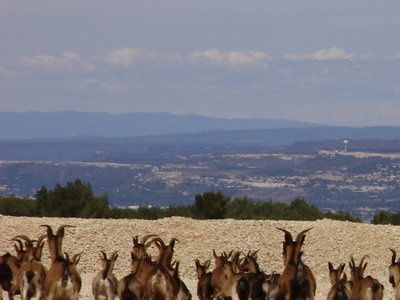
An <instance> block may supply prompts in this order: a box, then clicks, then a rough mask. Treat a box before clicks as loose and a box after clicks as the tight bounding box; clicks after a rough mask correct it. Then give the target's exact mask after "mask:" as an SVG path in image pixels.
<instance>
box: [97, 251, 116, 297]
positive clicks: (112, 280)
mask: <svg viewBox="0 0 400 300" xmlns="http://www.w3.org/2000/svg"><path fill="white" fill-rule="evenodd" d="M117 258H118V254H117V252H114V253H113V254H112V255H111V257H110V258H109V259H108V258H107V254H106V253H105V252H104V251H101V255H100V261H101V265H102V270H101V271H100V272H99V273H97V275H96V276H95V278H94V279H93V282H92V294H93V297H94V298H95V299H96V300H97V299H99V298H100V296H101V297H105V298H106V299H111V300H114V299H115V297H116V296H117V286H118V280H117V278H116V277H115V276H114V274H113V273H112V272H113V269H114V264H115V261H116V260H117Z"/></svg>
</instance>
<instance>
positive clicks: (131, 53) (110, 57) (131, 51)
mask: <svg viewBox="0 0 400 300" xmlns="http://www.w3.org/2000/svg"><path fill="white" fill-rule="evenodd" d="M158 57H160V55H159V54H155V53H150V52H145V51H144V50H142V49H139V48H121V49H117V50H114V51H112V52H110V53H109V54H107V57H106V62H107V63H108V64H109V65H110V66H113V67H129V66H131V65H132V64H133V63H135V62H136V61H138V60H154V59H156V58H158Z"/></svg>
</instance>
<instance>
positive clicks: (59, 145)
mask: <svg viewBox="0 0 400 300" xmlns="http://www.w3.org/2000/svg"><path fill="white" fill-rule="evenodd" d="M343 139H349V140H350V143H349V149H353V148H352V147H353V146H355V145H357V146H356V149H364V150H366V149H376V151H378V150H379V151H384V152H386V151H388V150H399V145H398V142H396V141H388V140H400V127H364V128H348V127H314V128H281V129H266V130H263V129H259V130H236V131H234V130H231V131H205V132H199V133H190V134H189V133H186V134H169V135H154V136H141V137H124V138H122V137H121V138H104V137H78V138H63V139H30V140H2V141H0V159H5V160H37V159H40V160H96V161H130V160H132V158H133V159H134V160H137V159H154V158H157V159H162V156H164V155H166V156H170V155H171V154H173V155H176V154H187V153H190V154H196V153H199V154H204V153H210V152H219V153H220V152H235V151H241V152H246V151H267V150H272V149H274V150H275V151H277V150H278V151H285V152H292V153H293V152H300V153H304V152H315V151H317V150H318V149H340V148H341V147H342V140H343ZM352 140H371V141H366V142H365V143H364V145H359V144H360V143H359V142H352ZM377 140H380V142H377ZM384 140H385V141H384ZM317 141H323V142H317ZM310 142H311V143H310ZM293 143H297V144H294V145H293V146H290V147H286V146H287V145H291V144H293ZM368 145H369V146H368ZM376 146H380V147H379V149H378V148H376ZM385 148H387V149H386V151H385Z"/></svg>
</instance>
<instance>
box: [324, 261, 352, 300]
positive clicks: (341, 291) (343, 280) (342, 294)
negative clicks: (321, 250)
mask: <svg viewBox="0 0 400 300" xmlns="http://www.w3.org/2000/svg"><path fill="white" fill-rule="evenodd" d="M345 266H346V265H345V264H340V265H339V267H338V268H337V269H335V268H334V267H333V265H332V263H331V262H328V267H329V278H330V280H331V285H332V286H331V289H330V290H329V293H328V298H327V299H328V300H350V297H351V289H352V286H351V283H350V282H349V281H347V276H346V274H345V273H343V270H344V268H345ZM342 275H343V277H342Z"/></svg>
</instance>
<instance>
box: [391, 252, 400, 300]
mask: <svg viewBox="0 0 400 300" xmlns="http://www.w3.org/2000/svg"><path fill="white" fill-rule="evenodd" d="M389 250H390V251H391V252H392V261H391V264H390V266H389V282H390V284H391V285H392V287H393V288H394V290H395V294H396V296H395V300H400V284H399V283H400V259H398V260H397V261H396V251H394V250H393V249H390V248H389Z"/></svg>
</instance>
